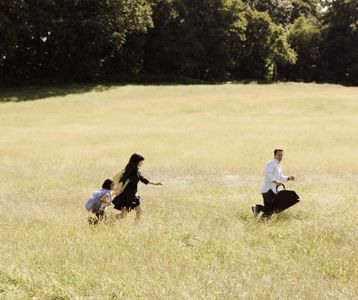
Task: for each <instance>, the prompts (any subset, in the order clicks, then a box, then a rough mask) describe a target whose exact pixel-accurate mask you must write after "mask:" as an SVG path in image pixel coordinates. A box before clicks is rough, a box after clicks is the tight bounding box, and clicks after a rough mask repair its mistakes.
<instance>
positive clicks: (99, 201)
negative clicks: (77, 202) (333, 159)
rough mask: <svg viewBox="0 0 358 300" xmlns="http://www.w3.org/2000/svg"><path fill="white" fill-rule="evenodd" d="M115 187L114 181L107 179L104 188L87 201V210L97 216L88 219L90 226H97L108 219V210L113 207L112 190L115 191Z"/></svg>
mask: <svg viewBox="0 0 358 300" xmlns="http://www.w3.org/2000/svg"><path fill="white" fill-rule="evenodd" d="M114 186H115V185H114V181H113V180H111V179H106V180H105V181H104V182H103V184H102V188H101V189H99V190H97V191H95V192H94V193H93V195H92V196H91V197H90V198H89V199H88V200H87V202H86V205H85V208H86V209H87V210H88V211H90V212H92V213H93V214H94V215H95V216H96V217H90V218H89V219H88V222H89V223H90V224H97V223H98V222H99V221H100V220H102V219H104V218H105V217H106V209H107V207H108V206H110V205H111V201H112V193H111V190H113V188H114Z"/></svg>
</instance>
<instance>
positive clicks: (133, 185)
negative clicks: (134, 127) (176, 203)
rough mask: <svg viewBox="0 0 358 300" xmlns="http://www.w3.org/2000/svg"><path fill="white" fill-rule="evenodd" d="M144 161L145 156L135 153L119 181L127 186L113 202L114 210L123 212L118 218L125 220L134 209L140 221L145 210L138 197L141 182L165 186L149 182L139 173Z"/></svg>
mask: <svg viewBox="0 0 358 300" xmlns="http://www.w3.org/2000/svg"><path fill="white" fill-rule="evenodd" d="M143 161H144V157H143V156H141V155H140V154H137V153H134V154H133V155H132V156H131V158H130V159H129V162H128V164H127V166H126V168H125V169H124V172H123V175H122V176H121V177H120V179H119V182H120V183H122V184H123V185H125V188H124V190H123V191H122V192H121V193H120V194H119V195H118V196H116V197H115V198H114V199H113V201H112V203H113V204H114V208H115V209H118V210H120V211H121V214H120V215H117V216H116V217H117V218H118V217H119V216H120V217H121V219H123V218H125V217H126V216H127V213H128V212H129V211H131V210H132V209H134V210H135V211H136V220H139V219H140V217H141V215H142V212H143V209H142V207H141V205H140V197H139V196H137V195H136V193H137V188H138V182H139V181H141V182H143V183H144V184H146V185H147V184H152V185H163V184H162V183H160V182H151V181H149V180H148V179H147V178H145V177H144V176H143V175H142V174H141V173H140V172H139V168H140V167H141V166H142V164H143Z"/></svg>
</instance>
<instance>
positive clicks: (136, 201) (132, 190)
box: [112, 171, 149, 211]
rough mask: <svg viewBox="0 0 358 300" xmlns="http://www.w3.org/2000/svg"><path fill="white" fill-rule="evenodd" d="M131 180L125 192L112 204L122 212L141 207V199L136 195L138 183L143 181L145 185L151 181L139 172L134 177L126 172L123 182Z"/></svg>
mask: <svg viewBox="0 0 358 300" xmlns="http://www.w3.org/2000/svg"><path fill="white" fill-rule="evenodd" d="M127 179H129V182H128V184H127V186H126V187H125V189H124V191H123V192H122V193H121V194H120V195H118V196H116V197H115V198H114V199H113V201H112V203H113V204H114V208H115V209H118V210H121V209H122V208H123V207H125V208H127V209H128V210H129V211H130V210H131V209H132V208H135V207H136V206H138V205H140V197H139V196H137V195H136V193H137V189H138V182H139V181H141V182H143V183H144V184H148V183H149V180H148V179H147V178H145V177H144V176H143V175H142V174H141V173H140V172H139V171H135V172H134V173H133V174H132V175H129V176H128V175H127V174H126V172H125V173H124V174H123V177H122V181H123V182H125V181H126V180H127Z"/></svg>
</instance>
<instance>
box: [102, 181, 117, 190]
mask: <svg viewBox="0 0 358 300" xmlns="http://www.w3.org/2000/svg"><path fill="white" fill-rule="evenodd" d="M113 183H114V181H113V180H111V179H106V180H105V181H104V182H103V184H102V189H106V190H110V189H111V185H112V184H113Z"/></svg>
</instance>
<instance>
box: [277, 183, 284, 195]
mask: <svg viewBox="0 0 358 300" xmlns="http://www.w3.org/2000/svg"><path fill="white" fill-rule="evenodd" d="M281 185H282V186H283V189H284V190H285V189H286V187H285V185H284V184H283V183H282V184H281ZM278 188H279V186H278V185H277V186H276V193H277V192H278Z"/></svg>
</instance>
